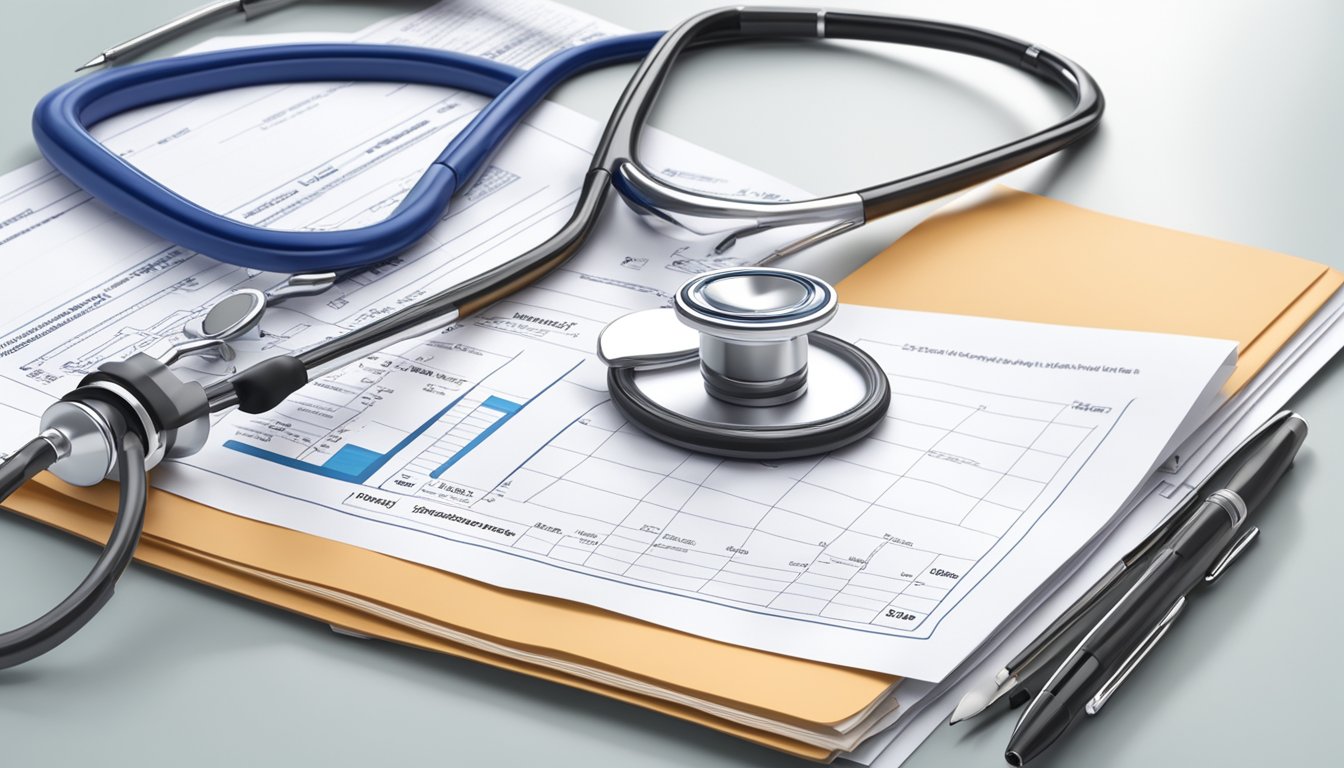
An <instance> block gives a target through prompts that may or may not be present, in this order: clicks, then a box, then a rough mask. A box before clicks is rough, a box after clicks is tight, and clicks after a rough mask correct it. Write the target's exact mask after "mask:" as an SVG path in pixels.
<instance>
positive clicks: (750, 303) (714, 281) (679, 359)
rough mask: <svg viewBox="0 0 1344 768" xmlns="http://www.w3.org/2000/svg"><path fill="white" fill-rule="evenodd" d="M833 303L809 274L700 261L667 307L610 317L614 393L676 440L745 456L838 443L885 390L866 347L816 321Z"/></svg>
mask: <svg viewBox="0 0 1344 768" xmlns="http://www.w3.org/2000/svg"><path fill="white" fill-rule="evenodd" d="M837 307H838V304H837V301H836V295H835V289H834V288H832V287H831V286H830V285H827V284H826V283H825V282H823V281H821V280H818V279H817V278H815V277H812V276H811V275H805V274H802V273H800V272H792V271H789V270H784V269H773V268H764V267H747V268H734V269H725V270H720V271H716V272H709V273H706V274H703V275H699V276H697V277H694V278H692V279H691V280H689V281H687V282H686V283H685V284H684V285H682V287H681V288H680V289H679V290H678V291H677V295H676V300H675V302H674V306H673V307H672V308H664V309H651V310H645V311H643V312H635V313H632V314H629V315H626V316H624V317H621V318H619V319H617V320H616V321H614V322H612V323H611V324H610V325H608V326H607V327H606V328H605V329H603V331H602V335H601V337H600V339H599V341H598V357H600V358H601V359H602V361H603V362H604V363H606V364H607V366H608V371H607V386H608V389H609V390H610V393H611V399H612V402H613V403H615V404H616V406H617V407H618V408H619V409H620V410H621V412H622V413H623V414H624V415H625V416H626V418H628V419H629V420H630V421H631V422H632V423H634V424H635V425H636V426H638V427H639V428H640V429H642V430H644V431H645V432H647V433H649V434H650V435H653V436H654V437H657V438H658V439H660V440H663V441H665V442H668V443H672V444H674V445H678V446H681V447H684V448H690V449H694V450H697V451H703V452H706V453H713V454H717V455H720V456H728V457H731V458H744V459H768V458H789V457H795V456H806V455H811V454H816V453H824V452H826V451H831V450H834V449H836V448H839V447H841V446H843V445H847V444H848V443H851V442H853V441H855V440H858V439H859V438H861V437H863V436H864V435H866V434H868V433H869V432H870V431H872V429H873V428H874V427H876V426H877V425H878V424H879V423H880V422H881V420H882V418H883V416H885V414H886V411H887V405H888V403H889V402H890V400H891V392H890V387H889V385H888V382H887V377H886V375H885V374H883V372H882V369H881V367H880V366H879V365H878V364H877V361H876V360H874V359H873V358H872V357H871V356H870V355H868V353H866V352H864V351H863V350H861V349H859V348H858V347H856V346H854V345H853V344H850V343H848V342H845V341H842V340H840V339H837V338H835V337H834V336H829V335H827V334H824V333H820V332H818V329H819V328H821V327H822V326H824V325H825V324H826V323H828V322H830V320H831V318H833V317H834V316H835V313H836V309H837Z"/></svg>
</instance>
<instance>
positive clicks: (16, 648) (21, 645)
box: [0, 424, 149, 669]
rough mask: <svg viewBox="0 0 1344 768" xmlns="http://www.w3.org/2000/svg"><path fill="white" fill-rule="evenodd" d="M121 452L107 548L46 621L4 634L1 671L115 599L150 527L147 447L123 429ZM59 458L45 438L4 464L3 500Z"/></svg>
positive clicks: (56, 641) (0, 467) (0, 468)
mask: <svg viewBox="0 0 1344 768" xmlns="http://www.w3.org/2000/svg"><path fill="white" fill-rule="evenodd" d="M120 434H121V439H120V443H119V445H118V449H117V466H118V468H119V470H118V480H119V481H120V483H121V497H120V500H119V502H118V511H117V518H116V521H115V522H114V523H113V524H112V533H111V534H110V535H109V536H108V539H107V546H106V547H105V548H104V549H103V553H102V554H101V555H99V557H98V561H97V562H96V563H94V566H93V569H92V570H91V571H89V575H88V576H85V577H84V580H83V581H82V582H80V584H79V586H77V587H75V590H74V591H73V592H71V593H70V596H69V597H67V598H65V599H64V600H62V601H61V602H60V604H59V605H57V606H56V607H55V608H52V609H51V610H50V611H48V612H47V613H46V614H44V615H42V616H41V617H39V618H37V619H35V620H33V621H32V622H29V623H28V624H25V625H24V626H22V627H19V628H18V629H14V630H10V631H9V632H6V633H4V634H2V635H0V669H5V668H7V667H13V666H16V665H19V664H22V663H23V662H25V661H29V660H31V659H34V658H36V657H38V656H41V655H42V654H44V653H46V652H47V651H49V650H51V649H52V648H55V647H56V646H58V645H60V644H61V643H63V642H65V641H66V640H67V639H68V638H69V637H70V636H71V635H73V634H75V633H76V632H78V631H79V630H80V629H81V628H82V627H83V626H84V625H85V624H87V623H88V622H89V620H90V619H92V618H93V617H94V615H95V614H97V613H98V611H99V610H100V609H101V608H102V607H103V606H104V605H105V604H106V603H107V601H108V600H109V599H110V598H111V597H112V591H113V589H114V588H115V586H116V583H117V579H118V578H120V577H121V574H122V572H123V571H125V570H126V566H127V565H129V564H130V562H131V557H132V555H133V554H134V553H135V547H136V544H137V543H138V542H139V541H140V532H141V530H142V529H143V528H144V523H145V495H146V489H147V486H148V483H149V478H148V476H147V474H146V472H145V447H144V445H143V444H142V443H141V442H140V438H139V436H137V435H135V434H134V433H132V432H131V431H130V430H128V429H126V428H125V425H124V424H123V425H122V428H121V429H120ZM58 458H59V454H58V451H57V449H56V447H55V446H54V445H53V444H52V443H51V442H50V441H49V440H48V439H47V438H45V437H37V438H34V439H33V440H31V441H29V442H28V443H27V444H26V445H24V446H23V447H22V448H20V449H19V450H18V451H16V452H15V453H14V455H12V456H10V457H9V459H8V460H6V461H5V462H4V463H3V464H0V501H3V500H4V499H5V498H8V497H9V494H11V493H13V492H14V490H15V489H17V488H18V487H19V486H20V485H22V484H23V483H25V482H27V481H28V480H30V479H31V478H32V477H33V476H34V475H36V474H37V473H39V472H41V471H42V470H44V469H46V468H47V467H49V466H51V464H53V463H54V462H55V461H56V460H57V459H58Z"/></svg>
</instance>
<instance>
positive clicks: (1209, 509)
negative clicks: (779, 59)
mask: <svg viewBox="0 0 1344 768" xmlns="http://www.w3.org/2000/svg"><path fill="white" fill-rule="evenodd" d="M1306 435H1307V424H1306V422H1305V421H1303V420H1302V419H1301V418H1300V417H1299V416H1297V415H1296V414H1288V415H1287V416H1286V418H1284V419H1283V422H1282V423H1281V424H1280V425H1279V426H1278V428H1276V429H1274V430H1273V431H1272V432H1271V433H1270V434H1269V435H1267V436H1266V437H1265V438H1264V440H1263V441H1262V442H1261V443H1260V445H1259V446H1258V447H1257V448H1255V449H1254V450H1253V451H1252V452H1251V453H1250V454H1249V455H1248V456H1247V457H1246V459H1245V460H1244V461H1243V462H1242V463H1241V465H1240V467H1239V468H1238V469H1237V470H1236V474H1235V475H1233V477H1232V479H1231V480H1229V481H1228V482H1227V484H1226V485H1225V486H1224V487H1222V488H1221V489H1219V490H1216V491H1214V492H1213V493H1211V494H1209V496H1207V497H1206V498H1205V499H1204V501H1203V503H1202V504H1201V505H1200V507H1199V509H1198V510H1197V511H1196V512H1195V514H1194V515H1193V516H1192V517H1190V518H1189V519H1188V520H1187V521H1186V522H1185V523H1184V524H1182V526H1181V527H1180V528H1179V529H1178V530H1177V531H1176V532H1175V533H1174V534H1172V537H1171V539H1170V540H1168V541H1167V542H1166V543H1165V545H1164V546H1163V547H1162V549H1160V550H1159V551H1158V552H1157V553H1156V554H1155V555H1154V556H1153V559H1152V561H1151V562H1150V563H1149V565H1148V566H1147V568H1146V569H1144V571H1143V574H1142V576H1140V577H1139V579H1138V581H1137V582H1136V583H1135V584H1134V586H1133V587H1131V588H1130V589H1129V591H1128V592H1126V593H1125V595H1124V596H1123V597H1122V598H1120V600H1119V601H1118V602H1117V603H1116V604H1115V606H1114V607H1112V608H1111V610H1110V611H1109V612H1108V613H1107V614H1106V615H1105V617H1103V618H1102V620H1101V621H1100V622H1099V623H1098V624H1097V625H1096V626H1095V627H1093V628H1092V630H1091V631H1090V632H1089V633H1088V634H1087V635H1086V637H1084V638H1083V640H1082V642H1081V643H1079V644H1078V647H1077V648H1075V649H1074V650H1073V652H1072V653H1070V654H1069V656H1068V657H1067V658H1066V659H1065V660H1064V663H1063V664H1061V665H1060V666H1059V668H1058V669H1057V670H1056V671H1055V673H1054V675H1052V676H1051V678H1050V680H1049V681H1048V682H1047V683H1046V684H1045V686H1044V688H1043V689H1042V690H1041V692H1040V694H1038V695H1037V696H1036V697H1035V698H1034V699H1033V700H1032V702H1031V703H1030V704H1029V705H1028V706H1027V709H1026V711H1025V712H1023V713H1022V719H1021V720H1019V721H1018V723H1017V727H1016V728H1015V729H1014V730H1013V735H1012V737H1011V738H1010V739H1009V741H1008V748H1007V750H1006V751H1005V753H1004V759H1005V760H1007V761H1008V763H1009V765H1014V766H1021V765H1025V764H1027V763H1028V762H1030V761H1031V760H1033V759H1035V758H1036V757H1037V756H1038V755H1040V754H1041V753H1042V752H1044V751H1045V750H1046V748H1048V747H1049V746H1050V745H1051V744H1053V743H1054V742H1055V740H1057V739H1058V738H1059V737H1060V736H1061V735H1063V733H1064V732H1065V731H1066V730H1068V728H1069V726H1070V725H1071V724H1072V723H1073V722H1074V721H1075V720H1076V719H1077V717H1078V715H1079V714H1081V713H1083V712H1086V713H1087V714H1089V715H1095V714H1096V713H1097V712H1099V711H1100V710H1101V708H1102V706H1104V705H1105V703H1106V701H1107V700H1108V699H1109V698H1110V697H1111V695H1112V694H1114V693H1115V691H1116V689H1117V688H1119V686H1120V684H1121V683H1123V682H1124V680H1125V678H1126V677H1128V675H1129V673H1130V672H1132V671H1133V669H1134V667H1135V666H1136V665H1137V664H1138V663H1139V662H1140V661H1142V660H1143V658H1144V656H1146V655H1147V653H1148V652H1149V651H1150V650H1151V649H1152V647H1153V646H1154V644H1156V643H1157V641H1158V640H1160V639H1161V638H1162V636H1163V635H1164V634H1166V632H1167V630H1168V629H1169V628H1170V627H1171V623H1172V622H1173V621H1174V620H1175V618H1176V616H1177V615H1179V613H1180V611H1181V609H1182V608H1183V607H1184V605H1185V600H1186V595H1187V594H1188V593H1189V592H1190V590H1192V589H1193V588H1194V587H1195V586H1197V585H1198V584H1200V583H1202V582H1205V581H1214V580H1216V579H1217V578H1218V577H1219V576H1220V575H1221V574H1222V573H1223V571H1224V570H1225V569H1226V567H1227V565H1228V564H1229V563H1231V561H1232V560H1233V559H1234V558H1235V557H1236V556H1237V555H1238V554H1240V553H1241V551H1242V550H1243V549H1244V548H1245V547H1246V545H1247V544H1249V543H1250V542H1251V541H1253V540H1254V538H1255V536H1256V535H1257V534H1258V533H1259V529H1258V528H1251V529H1249V530H1247V531H1245V532H1242V533H1240V534H1239V531H1240V529H1241V526H1242V524H1243V523H1244V522H1245V520H1246V518H1247V515H1248V514H1249V513H1250V511H1251V510H1254V509H1256V508H1258V507H1259V506H1260V504H1261V503H1262V502H1263V501H1264V500H1265V498H1266V497H1267V496H1268V495H1269V492H1270V491H1271V490H1272V489H1273V487H1274V485H1275V483H1277V482H1278V480H1279V478H1280V477H1282V476H1283V473H1284V472H1286V471H1287V470H1288V467H1290V466H1291V465H1292V462H1293V458H1294V457H1295V456H1296V455H1297V450H1298V448H1299V447H1301V445H1302V441H1303V440H1304V439H1305V438H1306Z"/></svg>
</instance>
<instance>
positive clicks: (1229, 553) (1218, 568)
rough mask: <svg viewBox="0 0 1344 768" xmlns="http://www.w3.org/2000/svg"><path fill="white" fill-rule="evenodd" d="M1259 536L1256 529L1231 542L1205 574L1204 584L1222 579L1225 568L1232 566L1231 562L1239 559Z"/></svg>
mask: <svg viewBox="0 0 1344 768" xmlns="http://www.w3.org/2000/svg"><path fill="white" fill-rule="evenodd" d="M1259 535H1260V529H1259V528H1258V527H1256V528H1252V529H1250V530H1248V531H1246V532H1245V533H1243V534H1241V535H1240V536H1238V537H1237V540H1236V541H1234V542H1232V544H1231V545H1230V546H1229V547H1228V548H1227V549H1225V550H1223V554H1221V555H1219V556H1218V560H1217V561H1216V562H1215V563H1214V564H1213V567H1212V568H1210V569H1209V572H1208V573H1207V574H1205V576H1204V583H1205V584H1212V583H1213V582H1215V581H1217V580H1218V579H1220V578H1222V575H1223V573H1224V572H1226V571H1227V567H1228V566H1229V565H1231V564H1232V561H1234V560H1236V559H1237V558H1238V557H1240V556H1241V553H1242V552H1244V551H1245V550H1246V548H1247V547H1249V546H1250V545H1251V542H1253V541H1255V538H1256V537H1257V536H1259Z"/></svg>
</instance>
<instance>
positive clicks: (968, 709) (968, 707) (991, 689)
mask: <svg viewBox="0 0 1344 768" xmlns="http://www.w3.org/2000/svg"><path fill="white" fill-rule="evenodd" d="M998 692H999V686H997V685H994V684H992V683H989V684H981V685H977V686H975V687H974V688H972V689H971V690H969V691H967V692H966V695H964V696H962V697H961V701H958V702H957V708H956V709H954V710H952V716H951V717H950V718H948V721H947V724H948V725H956V724H957V723H959V722H961V721H962V720H966V719H969V718H972V717H975V716H976V715H978V714H980V713H981V712H984V711H985V709H986V708H987V707H988V706H989V705H990V703H991V702H992V701H994V697H995V695H996V694H997V693H998Z"/></svg>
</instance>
